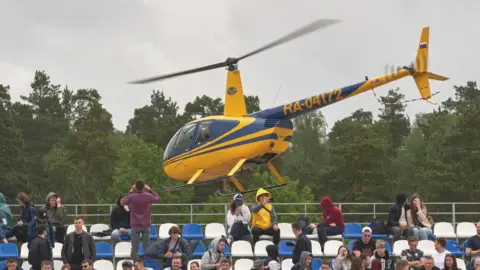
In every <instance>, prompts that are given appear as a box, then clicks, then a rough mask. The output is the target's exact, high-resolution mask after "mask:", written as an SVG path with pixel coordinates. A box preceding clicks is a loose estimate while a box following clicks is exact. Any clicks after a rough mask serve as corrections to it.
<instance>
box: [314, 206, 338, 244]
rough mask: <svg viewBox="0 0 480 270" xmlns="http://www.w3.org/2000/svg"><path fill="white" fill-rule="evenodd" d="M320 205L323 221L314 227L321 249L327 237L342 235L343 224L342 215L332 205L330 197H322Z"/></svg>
mask: <svg viewBox="0 0 480 270" xmlns="http://www.w3.org/2000/svg"><path fill="white" fill-rule="evenodd" d="M320 204H321V205H322V208H323V221H322V222H321V223H319V224H317V225H316V227H317V234H318V240H319V242H320V245H321V247H322V251H323V246H324V245H325V242H327V236H329V235H337V234H343V230H344V224H343V213H342V210H340V208H338V207H337V206H335V205H334V204H333V201H332V199H330V197H323V198H322V199H321V200H320Z"/></svg>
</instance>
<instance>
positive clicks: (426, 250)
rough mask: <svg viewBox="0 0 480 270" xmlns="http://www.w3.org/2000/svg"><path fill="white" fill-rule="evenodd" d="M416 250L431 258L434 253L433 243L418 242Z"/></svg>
mask: <svg viewBox="0 0 480 270" xmlns="http://www.w3.org/2000/svg"><path fill="white" fill-rule="evenodd" d="M417 248H418V249H420V250H421V251H423V254H424V255H425V256H432V255H433V253H434V252H435V243H434V242H433V241H432V240H420V241H418V246H417Z"/></svg>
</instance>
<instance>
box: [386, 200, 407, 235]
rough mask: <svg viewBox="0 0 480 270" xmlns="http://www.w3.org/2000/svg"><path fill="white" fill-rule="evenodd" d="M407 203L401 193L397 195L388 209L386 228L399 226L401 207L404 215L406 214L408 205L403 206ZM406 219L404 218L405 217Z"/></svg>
mask: <svg viewBox="0 0 480 270" xmlns="http://www.w3.org/2000/svg"><path fill="white" fill-rule="evenodd" d="M406 201H407V196H406V195H405V194H403V193H398V194H397V196H396V199H395V204H394V205H393V206H392V208H390V212H389V213H388V219H387V227H388V228H391V227H395V226H397V227H398V226H400V223H399V222H398V221H399V220H400V216H401V215H402V207H404V209H405V215H406V214H407V210H408V209H409V207H408V205H406V204H405V202H406ZM405 218H406V216H405Z"/></svg>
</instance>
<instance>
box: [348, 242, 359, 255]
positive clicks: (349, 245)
mask: <svg viewBox="0 0 480 270" xmlns="http://www.w3.org/2000/svg"><path fill="white" fill-rule="evenodd" d="M355 241H358V240H352V241H350V242H348V244H347V249H348V251H350V253H352V252H353V244H354V243H355Z"/></svg>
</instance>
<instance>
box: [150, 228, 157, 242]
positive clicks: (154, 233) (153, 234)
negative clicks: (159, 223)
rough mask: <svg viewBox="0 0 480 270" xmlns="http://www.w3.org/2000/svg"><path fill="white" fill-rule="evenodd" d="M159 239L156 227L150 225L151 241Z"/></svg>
mask: <svg viewBox="0 0 480 270" xmlns="http://www.w3.org/2000/svg"><path fill="white" fill-rule="evenodd" d="M157 239H158V232H157V227H156V226H155V225H153V224H152V225H150V240H157Z"/></svg>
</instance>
